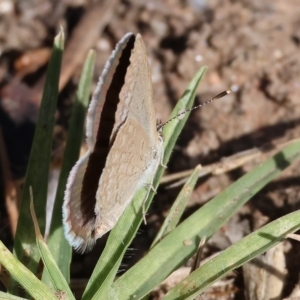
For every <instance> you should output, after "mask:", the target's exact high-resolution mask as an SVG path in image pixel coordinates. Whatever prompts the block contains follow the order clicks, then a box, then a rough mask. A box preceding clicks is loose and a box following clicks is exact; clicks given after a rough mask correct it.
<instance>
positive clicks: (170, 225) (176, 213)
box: [151, 166, 201, 248]
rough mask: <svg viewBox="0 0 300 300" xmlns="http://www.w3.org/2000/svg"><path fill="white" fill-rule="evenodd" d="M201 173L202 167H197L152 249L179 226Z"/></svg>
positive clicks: (172, 208) (171, 210)
mask: <svg viewBox="0 0 300 300" xmlns="http://www.w3.org/2000/svg"><path fill="white" fill-rule="evenodd" d="M200 171H201V166H197V167H196V168H195V170H194V171H193V173H192V174H191V176H190V177H189V179H188V180H187V182H186V183H185V185H184V186H183V188H182V189H181V191H180V193H179V195H178V197H177V198H176V200H175V202H174V204H173V205H172V207H171V209H170V212H169V213H168V216H167V217H166V219H165V221H164V223H163V225H162V226H161V228H160V230H159V232H158V234H157V236H156V237H155V239H154V241H153V243H152V245H151V248H152V247H153V246H154V245H155V244H156V243H157V242H158V241H160V240H161V239H162V238H163V237H164V236H165V235H167V234H168V233H169V232H170V231H172V230H173V229H174V228H175V227H176V226H177V224H178V222H179V220H180V218H181V216H182V214H183V212H184V210H185V208H186V205H187V203H188V201H189V199H190V197H191V194H192V192H193V190H194V187H195V185H196V182H197V180H198V177H199V174H200Z"/></svg>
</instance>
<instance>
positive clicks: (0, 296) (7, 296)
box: [0, 292, 28, 300]
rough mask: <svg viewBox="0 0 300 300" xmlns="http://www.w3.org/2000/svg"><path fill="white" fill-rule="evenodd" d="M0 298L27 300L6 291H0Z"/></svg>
mask: <svg viewBox="0 0 300 300" xmlns="http://www.w3.org/2000/svg"><path fill="white" fill-rule="evenodd" d="M0 299H1V300H28V299H26V298H21V297H18V296H14V295H11V294H7V293H4V292H0Z"/></svg>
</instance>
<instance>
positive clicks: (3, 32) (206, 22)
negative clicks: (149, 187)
mask: <svg viewBox="0 0 300 300" xmlns="http://www.w3.org/2000/svg"><path fill="white" fill-rule="evenodd" d="M60 27H63V28H64V31H65V35H66V47H65V52H64V58H63V65H62V75H61V81H60V96H59V100H58V108H57V114H56V127H55V131H54V143H53V154H52V164H51V176H50V182H49V199H50V200H51V199H52V198H53V196H54V193H55V184H56V180H57V178H58V174H59V169H60V165H61V161H62V157H63V151H64V146H65V141H66V136H67V129H68V121H69V117H70V115H71V110H72V103H73V101H74V98H75V92H76V87H77V84H78V81H79V76H80V73H81V69H82V65H83V61H84V59H85V57H86V54H87V51H88V49H90V48H94V49H95V50H96V53H97V62H96V67H95V74H94V83H93V88H94V87H95V85H96V82H97V80H98V78H99V76H100V74H101V72H102V68H103V66H104V64H105V62H106V60H107V58H108V56H109V55H110V53H111V51H112V50H113V48H114V47H115V44H116V43H117V42H118V40H119V39H120V38H121V37H122V36H123V35H124V34H125V33H127V32H128V31H132V32H134V33H138V32H139V33H141V34H142V37H143V39H144V42H145V45H146V48H147V53H148V57H149V63H150V67H151V71H152V82H153V90H154V99H153V101H154V106H155V110H156V114H157V119H158V120H159V121H161V122H166V121H167V120H168V118H169V115H170V113H171V111H172V109H173V107H174V106H175V104H176V102H177V101H178V99H179V98H180V96H181V95H182V94H183V92H184V90H185V89H186V87H187V85H188V83H189V82H190V80H191V79H192V78H193V76H194V75H195V73H196V72H197V71H198V70H199V69H200V67H202V66H204V65H205V66H207V67H208V71H207V73H206V75H205V77H204V79H203V81H202V82H201V84H200V87H199V89H198V94H197V98H196V104H200V103H201V102H204V101H207V100H209V99H210V98H212V97H213V96H215V95H216V94H218V93H220V92H222V91H223V90H227V89H231V90H232V91H234V93H231V94H230V95H228V96H226V97H225V98H222V99H220V100H218V102H214V103H213V104H211V105H209V106H206V107H205V108H202V109H199V110H196V111H194V112H193V113H192V114H191V116H190V118H189V120H188V122H187V125H186V126H185V128H184V129H183V132H182V134H181V136H180V137H179V140H178V142H177V145H176V147H175V149H174V153H173V155H172V157H171V160H170V162H169V164H168V168H167V170H166V174H174V173H177V172H180V171H185V170H189V169H191V168H194V167H195V166H196V165H197V164H202V165H203V166H205V165H210V164H212V163H216V162H219V161H220V160H222V159H223V160H224V158H225V157H230V156H232V155H234V154H238V153H240V152H241V151H246V150H250V149H253V148H255V147H266V146H267V147H270V146H276V145H278V144H281V143H284V142H288V141H289V140H291V139H294V138H297V137H298V136H299V129H300V105H299V101H300V100H299V92H300V55H299V46H300V5H299V1H296V0H290V1H283V0H275V1H270V0H265V1H257V0H252V1H250V0H244V1H243V0H240V1H239V0H231V1H230V0H225V1H219V0H206V1H205V0H165V1H162V0H148V1H139V0H127V1H121V0H103V1H91V0H90V1H88V0H56V1H55V0H52V1H51V0H27V1H17V0H14V1H12V0H0V127H1V138H0V153H1V166H2V172H1V207H0V209H1V210H0V238H1V240H3V241H4V242H5V243H6V245H7V246H8V247H9V248H10V249H12V246H13V234H14V230H15V226H16V222H17V216H18V204H19V199H20V192H21V188H22V182H23V179H24V176H25V172H26V167H27V162H28V158H29V154H30V147H31V142H32V138H33V134H34V128H35V123H36V120H37V116H38V111H39V103H40V97H41V93H42V90H43V84H44V76H45V70H46V67H47V62H48V60H49V58H50V54H51V47H52V43H53V38H54V36H55V34H56V33H57V32H58V30H59V28H60ZM83 148H84V138H83ZM261 161H262V158H261V157H260V158H256V159H255V160H252V161H251V162H248V163H246V164H243V165H242V166H240V167H238V168H235V169H234V170H232V171H230V172H227V173H224V174H221V175H218V176H205V177H203V178H201V179H200V180H199V183H198V185H197V188H196V190H195V191H194V193H193V196H192V198H191V199H190V202H189V205H188V209H187V211H186V214H185V217H186V216H188V215H189V214H191V213H192V212H193V211H195V210H196V209H198V208H199V207H200V206H201V205H203V204H204V203H205V202H207V201H208V200H209V199H211V198H212V197H213V196H215V195H216V194H218V193H219V192H220V191H222V190H223V189H224V188H225V187H227V186H228V185H230V183H231V182H233V181H235V180H236V179H238V178H239V177H240V176H242V175H243V174H244V173H246V172H247V171H249V170H251V169H252V168H253V167H254V166H255V165H257V164H258V163H259V162H261ZM299 183H300V181H299V164H298V166H297V167H294V168H290V169H289V170H287V171H285V172H284V174H283V175H281V176H280V177H279V178H278V179H277V180H276V181H275V182H273V183H271V184H270V185H268V186H267V187H266V188H265V189H264V190H263V191H261V192H260V193H259V194H258V195H256V196H255V197H254V198H253V199H252V200H251V201H250V202H249V203H248V204H247V205H246V206H245V207H243V208H242V209H241V210H240V211H239V214H237V215H236V216H235V217H234V218H232V220H230V221H229V223H228V224H227V225H226V226H225V227H224V228H222V230H220V232H219V233H218V234H217V235H215V236H214V237H212V239H211V240H210V241H208V244H207V246H206V248H205V249H204V257H209V256H210V255H212V254H214V253H217V252H218V251H221V250H223V249H225V248H226V247H228V246H230V245H231V244H232V243H235V242H236V241H238V240H239V239H241V238H242V237H243V236H244V235H246V234H248V233H249V232H251V231H253V230H255V229H257V228H259V227H260V226H262V225H264V224H265V223H267V222H269V221H271V220H273V219H275V218H278V217H280V216H281V215H284V214H286V213H289V212H291V211H294V210H296V209H299V207H300V205H299V203H300V187H299ZM179 190H180V184H177V186H176V187H173V186H170V183H165V184H163V185H162V186H161V187H160V188H159V190H158V193H157V195H156V197H155V198H154V201H153V204H152V206H151V208H150V210H149V212H148V216H147V219H148V225H147V226H145V225H142V228H141V230H140V232H139V234H138V236H137V238H136V239H135V241H134V242H133V245H132V250H131V251H130V252H129V253H128V255H127V256H126V258H125V260H124V262H123V268H122V270H120V272H124V271H126V269H127V268H129V267H130V266H131V265H132V264H134V263H135V262H136V261H137V260H138V259H139V258H140V257H142V256H143V253H145V251H147V249H148V248H149V246H150V244H151V242H152V240H153V238H154V237H155V234H156V232H157V230H158V229H159V227H160V225H161V223H162V221H163V219H164V217H165V216H166V214H167V212H168V209H169V208H170V205H171V204H172V202H173V201H174V199H175V197H176V195H177V194H178V192H179ZM50 202H51V201H50ZM48 210H49V213H50V212H51V204H49V208H48ZM104 244H105V238H102V239H100V240H99V241H98V243H97V247H96V249H95V250H94V251H93V252H92V253H89V254H87V255H84V256H81V255H75V256H74V262H73V264H72V270H71V271H72V273H71V274H72V278H74V280H75V279H77V280H79V282H83V283H82V284H83V285H84V282H85V279H86V278H88V277H89V276H90V274H91V272H92V270H93V267H94V265H95V262H96V261H97V259H98V257H99V254H100V253H101V250H102V249H103V246H104ZM298 244H299V243H298ZM298 244H297V242H292V241H286V242H285V244H284V246H283V248H282V250H281V251H282V253H283V254H284V262H285V265H284V270H283V272H282V274H281V275H282V276H281V279H282V282H285V284H284V286H283V287H282V299H283V298H285V297H286V298H288V297H289V296H290V295H291V293H292V292H293V290H294V287H295V286H296V284H297V283H298V280H299V269H300V260H299V256H298V255H299V250H300V246H299V245H298ZM245 274H246V272H245V271H243V270H242V269H238V270H237V272H235V273H233V274H231V275H229V276H227V278H225V279H224V281H223V284H219V285H217V286H215V287H214V288H212V289H211V290H210V291H208V292H207V293H206V294H204V295H203V299H245V290H247V281H246V280H245ZM77 285H78V286H79V284H77ZM163 293H164V287H160V288H158V290H157V292H155V293H154V294H153V295H152V299H160V297H161V295H162V294H163ZM299 297H300V296H299ZM299 299H300V298H299Z"/></svg>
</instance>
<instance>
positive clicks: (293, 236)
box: [286, 233, 300, 242]
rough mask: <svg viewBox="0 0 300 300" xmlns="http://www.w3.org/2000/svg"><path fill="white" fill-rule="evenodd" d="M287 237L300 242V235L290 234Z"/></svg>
mask: <svg viewBox="0 0 300 300" xmlns="http://www.w3.org/2000/svg"><path fill="white" fill-rule="evenodd" d="M286 237H288V238H290V239H292V240H295V241H298V242H300V235H299V234H295V233H289V234H288V235H287V236H286Z"/></svg>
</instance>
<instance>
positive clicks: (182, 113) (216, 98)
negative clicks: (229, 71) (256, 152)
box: [157, 90, 231, 131]
mask: <svg viewBox="0 0 300 300" xmlns="http://www.w3.org/2000/svg"><path fill="white" fill-rule="evenodd" d="M230 93H231V91H230V90H227V91H224V92H222V93H220V94H218V95H217V96H215V97H213V98H212V99H210V100H208V101H206V102H204V103H201V104H199V105H197V106H194V107H192V108H189V109H185V110H184V111H183V112H180V113H179V114H178V115H176V116H175V117H173V118H172V119H170V120H168V121H167V122H166V123H164V124H162V125H159V126H158V127H157V131H160V130H162V129H163V128H164V127H165V126H166V125H167V124H168V123H170V122H171V121H173V120H174V119H178V118H179V119H180V117H181V116H183V115H185V114H186V113H187V112H190V111H192V110H195V109H197V108H200V107H202V106H204V105H207V104H209V103H211V102H213V101H216V100H218V99H220V98H223V97H225V96H226V95H228V94H230Z"/></svg>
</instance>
